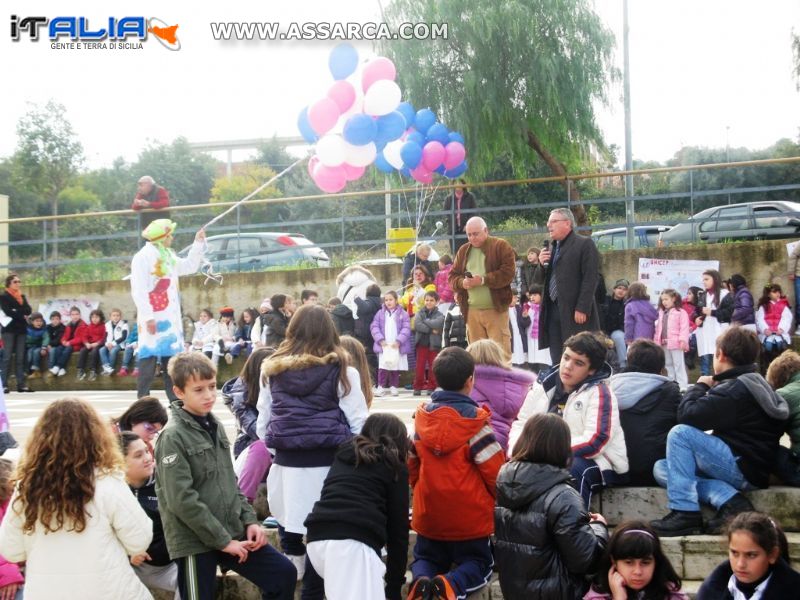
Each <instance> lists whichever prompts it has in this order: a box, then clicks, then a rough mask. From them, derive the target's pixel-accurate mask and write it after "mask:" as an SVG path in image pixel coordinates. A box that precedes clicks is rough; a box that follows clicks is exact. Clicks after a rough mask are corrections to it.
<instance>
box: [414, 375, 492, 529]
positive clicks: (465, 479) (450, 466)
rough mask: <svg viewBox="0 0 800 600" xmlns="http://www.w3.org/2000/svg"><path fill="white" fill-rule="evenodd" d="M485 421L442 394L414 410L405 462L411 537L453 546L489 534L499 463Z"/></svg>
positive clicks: (463, 399) (461, 398)
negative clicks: (410, 497) (410, 495)
mask: <svg viewBox="0 0 800 600" xmlns="http://www.w3.org/2000/svg"><path fill="white" fill-rule="evenodd" d="M489 417H490V415H489V412H488V411H486V410H485V409H483V408H479V407H478V405H477V404H476V403H475V402H474V401H473V400H472V399H471V398H470V397H469V396H465V395H463V394H460V393H458V392H448V391H444V390H440V391H436V392H434V393H433V394H432V395H431V402H430V403H428V404H420V406H419V407H418V408H417V411H416V413H415V415H414V419H415V422H414V425H415V429H416V431H415V433H414V443H413V446H412V447H411V450H410V453H409V457H408V472H409V483H410V484H411V487H412V488H413V490H414V509H413V512H412V517H411V527H412V528H413V529H414V531H416V532H417V533H419V534H421V535H423V536H425V537H428V538H431V539H434V540H441V541H452V542H457V541H463V540H474V539H477V538H482V537H487V536H489V535H491V534H492V532H493V531H494V520H493V518H492V511H493V510H494V497H495V478H496V477H497V472H498V471H499V470H500V467H501V466H502V465H503V462H504V458H503V450H502V448H500V445H499V444H498V443H497V440H496V439H495V437H494V433H493V432H492V428H491V425H490V424H489Z"/></svg>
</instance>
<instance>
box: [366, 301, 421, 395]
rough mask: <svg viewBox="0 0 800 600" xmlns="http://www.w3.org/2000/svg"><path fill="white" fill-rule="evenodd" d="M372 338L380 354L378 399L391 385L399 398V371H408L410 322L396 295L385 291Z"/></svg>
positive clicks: (375, 348)
mask: <svg viewBox="0 0 800 600" xmlns="http://www.w3.org/2000/svg"><path fill="white" fill-rule="evenodd" d="M370 331H371V332H372V339H373V340H375V345H374V347H373V348H374V350H375V354H377V355H378V387H377V388H376V389H375V395H376V396H383V388H384V387H386V386H388V387H389V392H390V393H391V394H392V396H397V395H398V393H399V392H398V390H397V387H398V386H399V385H400V371H408V353H409V352H411V320H410V319H409V317H408V313H406V311H404V310H403V309H402V307H400V306H399V304H398V298H397V292H395V291H394V290H391V291H388V292H386V294H384V296H383V308H381V310H379V311H378V312H377V313H375V317H374V318H373V319H372V326H371V327H370Z"/></svg>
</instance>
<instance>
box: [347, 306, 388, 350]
mask: <svg viewBox="0 0 800 600" xmlns="http://www.w3.org/2000/svg"><path fill="white" fill-rule="evenodd" d="M355 303H356V316H357V317H358V318H357V319H356V323H355V325H354V335H355V336H356V339H358V341H359V342H361V343H362V344H364V349H365V350H366V351H367V352H374V349H373V348H372V344H374V343H375V341H374V340H373V339H372V332H371V331H370V330H369V329H370V326H371V325H372V319H374V318H375V314H376V313H377V312H378V311H379V310H380V309H381V305H382V304H383V300H381V297H380V296H367V297H366V298H356V299H355Z"/></svg>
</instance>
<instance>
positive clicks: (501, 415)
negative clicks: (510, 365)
mask: <svg viewBox="0 0 800 600" xmlns="http://www.w3.org/2000/svg"><path fill="white" fill-rule="evenodd" d="M474 381H475V385H474V386H473V387H472V392H471V393H470V395H469V396H470V398H472V399H473V400H474V401H475V402H476V403H477V404H478V406H480V407H482V408H485V409H487V410H488V411H489V412H490V415H491V417H490V419H491V423H492V429H493V430H494V436H495V437H496V438H497V443H499V444H500V446H501V447H502V448H503V451H505V450H506V449H507V448H508V431H509V430H510V429H511V424H512V423H513V422H514V419H516V418H517V414H518V413H519V409H520V407H522V403H523V402H525V397H526V396H527V395H528V393H529V392H530V391H531V386H532V385H533V382H534V381H536V377H535V376H534V375H533V374H532V373H531V372H530V371H523V370H521V369H503V368H501V367H495V366H494V365H480V364H476V365H475V377H474Z"/></svg>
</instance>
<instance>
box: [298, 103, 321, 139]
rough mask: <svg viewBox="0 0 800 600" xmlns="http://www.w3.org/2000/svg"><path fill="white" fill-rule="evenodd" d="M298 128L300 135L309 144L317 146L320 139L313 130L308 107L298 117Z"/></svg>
mask: <svg viewBox="0 0 800 600" xmlns="http://www.w3.org/2000/svg"><path fill="white" fill-rule="evenodd" d="M297 128H298V129H299V130H300V135H302V136H303V139H304V140H305V141H307V142H308V143H309V144H315V143H316V142H317V140H318V139H319V136H318V135H317V133H316V132H315V131H314V130H313V129H312V128H311V123H309V122H308V107H307V106H306V107H305V108H304V109H303V110H301V111H300V114H299V115H297Z"/></svg>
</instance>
